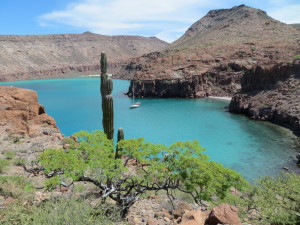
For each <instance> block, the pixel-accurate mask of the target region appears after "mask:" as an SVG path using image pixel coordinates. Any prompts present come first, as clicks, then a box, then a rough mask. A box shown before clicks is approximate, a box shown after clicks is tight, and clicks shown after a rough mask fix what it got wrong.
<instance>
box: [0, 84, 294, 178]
mask: <svg viewBox="0 0 300 225" xmlns="http://www.w3.org/2000/svg"><path fill="white" fill-rule="evenodd" d="M0 85H6V86H16V87H21V88H27V89H32V90H35V91H37V92H38V96H39V102H40V104H42V105H44V106H45V107H46V112H47V113H48V114H49V115H51V116H52V117H54V119H55V120H56V122H57V125H58V126H59V128H60V130H61V132H62V133H63V134H65V135H66V136H68V135H71V134H73V133H74V132H76V131H79V130H88V131H92V130H96V129H102V124H101V120H102V112H101V100H100V93H99V78H75V79H55V80H34V81H21V82H5V83H0ZM128 86H129V82H128V81H123V80H114V92H113V97H114V104H115V129H116V130H117V129H118V128H119V127H122V128H123V129H124V131H125V138H138V137H143V138H145V139H146V140H147V141H151V142H154V143H162V144H171V143H173V142H175V141H186V140H198V141H199V142H200V145H201V146H202V147H205V148H206V154H208V155H209V156H210V158H211V159H212V160H214V161H217V162H220V163H222V164H224V165H225V166H228V167H230V168H233V169H235V170H237V171H239V172H240V173H242V174H243V175H244V176H245V177H246V178H247V179H249V180H253V179H255V178H258V177H260V176H264V175H271V176H274V175H276V174H278V173H279V172H280V171H281V170H282V167H289V168H290V169H295V168H294V167H295V166H294V164H295V159H294V156H295V155H296V150H297V148H299V146H297V145H296V142H297V141H298V140H297V139H298V138H296V137H294V136H293V135H292V134H291V132H290V131H288V130H286V129H284V128H281V127H279V126H276V125H273V124H271V123H268V122H258V121H252V120H250V119H248V118H246V117H244V116H241V115H234V114H230V113H228V112H226V111H224V107H225V106H227V105H228V103H229V102H228V101H222V100H213V99H139V101H140V102H141V103H142V106H141V107H140V108H137V109H129V106H130V104H131V103H132V100H131V99H129V98H128V97H127V96H125V95H124V94H123V93H124V92H126V91H127V89H128Z"/></svg>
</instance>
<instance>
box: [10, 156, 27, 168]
mask: <svg viewBox="0 0 300 225" xmlns="http://www.w3.org/2000/svg"><path fill="white" fill-rule="evenodd" d="M13 164H14V165H15V166H24V165H25V164H26V159H25V158H21V157H17V158H15V159H14V160H13Z"/></svg>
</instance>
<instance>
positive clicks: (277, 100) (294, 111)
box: [229, 61, 300, 135]
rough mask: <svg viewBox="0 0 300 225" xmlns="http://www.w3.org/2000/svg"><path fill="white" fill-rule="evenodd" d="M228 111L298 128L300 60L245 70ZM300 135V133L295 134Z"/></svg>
mask: <svg viewBox="0 0 300 225" xmlns="http://www.w3.org/2000/svg"><path fill="white" fill-rule="evenodd" d="M241 84H242V88H241V90H240V91H239V92H237V93H236V94H234V96H233V98H232V100H231V102H230V105H229V111H230V112H232V113H242V114H245V115H246V116H248V117H250V118H252V119H257V120H267V121H270V122H274V123H277V124H280V125H287V126H290V128H291V129H293V130H295V131H296V133H298V132H300V98H299V96H300V89H299V87H300V62H299V61H298V62H295V63H294V64H279V65H274V66H269V67H265V68H263V67H261V66H257V67H255V68H253V69H252V70H249V71H247V73H246V74H245V75H244V76H243V79H242V82H241ZM298 135H299V134H298Z"/></svg>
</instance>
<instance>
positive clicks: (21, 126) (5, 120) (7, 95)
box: [0, 86, 62, 151]
mask: <svg viewBox="0 0 300 225" xmlns="http://www.w3.org/2000/svg"><path fill="white" fill-rule="evenodd" d="M61 140H62V134H61V133H60V131H59V129H58V127H57V126H56V122H55V120H54V119H53V118H52V117H50V116H48V115H47V114H46V113H45V108H44V107H43V106H41V105H40V104H39V103H38V97H37V94H36V92H34V91H31V90H26V89H21V88H15V87H5V86H0V143H1V148H0V150H2V151H3V150H7V149H10V150H14V149H19V148H22V150H24V148H28V149H29V150H31V151H34V149H35V147H34V146H37V145H40V146H42V148H41V149H39V150H43V149H44V148H47V147H58V146H60V145H61ZM21 144H22V145H21Z"/></svg>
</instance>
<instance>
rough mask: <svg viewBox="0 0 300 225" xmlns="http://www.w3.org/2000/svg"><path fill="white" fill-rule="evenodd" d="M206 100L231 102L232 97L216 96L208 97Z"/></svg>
mask: <svg viewBox="0 0 300 225" xmlns="http://www.w3.org/2000/svg"><path fill="white" fill-rule="evenodd" d="M207 98H212V99H219V100H225V101H231V99H232V97H218V96H208V97H207Z"/></svg>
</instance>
